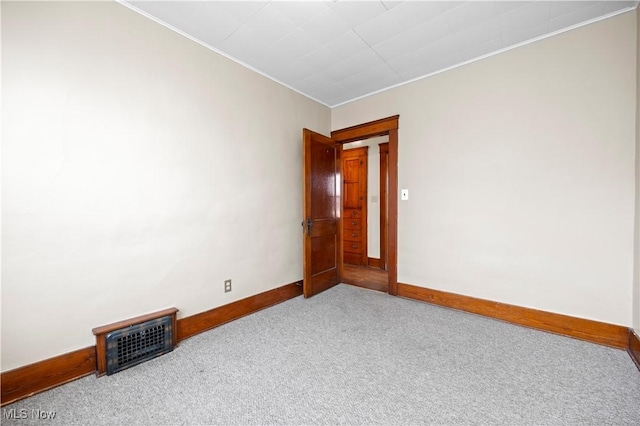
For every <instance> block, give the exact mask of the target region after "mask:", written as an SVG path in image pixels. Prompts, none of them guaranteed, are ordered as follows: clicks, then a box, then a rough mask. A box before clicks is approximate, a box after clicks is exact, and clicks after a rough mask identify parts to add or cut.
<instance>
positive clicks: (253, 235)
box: [2, 2, 330, 371]
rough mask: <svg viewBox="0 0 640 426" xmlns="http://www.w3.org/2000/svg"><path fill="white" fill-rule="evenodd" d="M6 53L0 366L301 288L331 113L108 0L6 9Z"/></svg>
mask: <svg viewBox="0 0 640 426" xmlns="http://www.w3.org/2000/svg"><path fill="white" fill-rule="evenodd" d="M2 53H3V56H2V72H3V80H2V97H3V99H2V100H3V107H4V108H3V116H2V120H3V124H4V125H3V129H2V138H3V151H4V158H3V168H2V173H3V175H2V178H3V185H4V187H3V191H2V207H3V211H2V248H3V252H2V266H3V268H2V370H3V371H6V370H9V369H13V368H15V367H19V366H22V365H26V364H29V363H32V362H36V361H39V360H42V359H46V358H49V357H52V356H56V355H60V354H63V353H66V352H69V351H72V350H75V349H79V348H82V347H86V346H90V345H92V344H94V337H93V335H92V333H91V329H92V328H93V327H96V326H100V325H104V324H107V323H111V322H113V321H117V320H122V319H126V318H130V317H133V316H137V315H141V314H144V313H148V312H152V311H156V310H159V309H162V308H166V307H171V306H175V307H178V308H179V309H180V313H179V317H184V316H189V315H193V314H195V313H198V312H201V311H205V310H208V309H211V308H214V307H216V306H220V305H223V304H227V303H230V302H232V301H234V300H238V299H242V298H245V297H247V296H250V295H254V294H257V293H261V292H263V291H267V290H269V289H272V288H275V287H279V286H282V285H285V284H288V283H291V282H294V281H297V280H299V279H301V277H302V259H301V249H302V240H301V238H302V237H301V232H300V220H301V209H302V194H301V180H302V172H301V169H302V149H301V129H302V128H303V127H308V128H311V129H314V130H316V131H319V132H322V133H325V134H328V133H329V131H330V111H329V109H328V108H326V107H324V106H322V105H320V104H318V103H316V102H314V101H312V100H309V99H308V98H305V97H303V96H301V95H299V94H297V93H295V92H293V91H291V90H289V89H287V88H285V87H283V86H281V85H279V84H276V83H274V82H272V81H270V80H268V79H266V78H264V77H262V76H260V75H258V74H256V73H254V72H252V71H250V70H248V69H246V68H244V67H242V66H240V65H238V64H236V63H234V62H231V61H229V60H227V59H225V58H224V57H222V56H220V55H218V54H216V53H213V52H211V51H209V50H207V49H205V48H204V47H202V46H200V45H198V44H197V43H194V42H193V41H190V40H188V39H186V38H184V37H182V36H180V35H178V34H176V33H174V32H172V31H170V30H168V29H166V28H164V27H162V26H161V25H159V24H157V23H155V22H153V21H151V20H149V19H147V18H145V17H143V16H141V15H139V14H137V13H135V12H133V11H131V10H129V9H127V8H126V7H124V6H122V5H119V4H117V3H113V2H42V3H33V2H19V3H17V2H16V3H11V2H3V3H2ZM227 278H231V279H232V280H233V291H232V292H231V293H228V294H225V293H224V292H223V281H224V280H225V279H227Z"/></svg>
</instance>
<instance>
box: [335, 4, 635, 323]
mask: <svg viewBox="0 0 640 426" xmlns="http://www.w3.org/2000/svg"><path fill="white" fill-rule="evenodd" d="M635 19H636V18H635V12H634V13H627V14H624V15H620V16H617V17H615V18H611V19H608V20H605V21H602V22H599V23H595V24H593V25H589V26H586V27H582V28H579V29H576V30H573V31H570V32H567V33H564V34H561V35H558V36H555V37H552V38H548V39H545V40H542V41H539V42H536V43H533V44H530V45H527V46H524V47H521V48H518V49H514V50H511V51H508V52H506V53H503V54H500V55H496V56H493V57H490V58H487V59H484V60H481V61H478V62H475V63H472V64H469V65H466V66H463V67H459V68H457V69H455V70H451V71H448V72H445V73H442V74H439V75H436V76H433V77H430V78H426V79H423V80H421V81H417V82H414V83H412V84H409V85H406V86H403V87H399V88H396V89H393V90H389V91H386V92H382V93H380V94H377V95H374V96H371V97H368V98H365V99H362V100H359V101H356V102H352V103H349V104H346V105H343V106H341V107H338V108H334V109H333V110H332V121H331V125H332V128H333V129H338V128H342V127H347V126H351V125H354V124H358V123H362V122H366V121H370V120H375V119H379V118H382V117H387V116H391V115H394V114H400V130H399V187H400V188H408V189H409V191H410V199H409V201H400V202H399V230H398V232H399V236H398V240H399V241H398V279H399V281H400V282H404V283H410V284H414V285H418V286H424V287H429V288H434V289H440V290H445V291H449V292H453V293H459V294H464V295H469V296H474V297H480V298H485V299H490V300H496V301H501V302H505V303H511V304H515V305H520V306H527V307H533V308H537V309H542V310H546V311H551V312H557V313H563V314H568V315H574V316H578V317H583V318H589V319H594V320H600V321H605V322H609V323H615V324H621V325H625V326H630V325H631V324H632V304H633V302H632V281H633V256H634V253H633V249H634V247H633V235H634V225H633V222H634V167H635V164H634V146H635V121H636V113H635V105H636V94H635V84H636V73H635V69H636V34H635Z"/></svg>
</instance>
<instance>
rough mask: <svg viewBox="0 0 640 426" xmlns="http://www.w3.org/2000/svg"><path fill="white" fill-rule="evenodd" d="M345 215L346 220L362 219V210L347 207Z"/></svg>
mask: <svg viewBox="0 0 640 426" xmlns="http://www.w3.org/2000/svg"><path fill="white" fill-rule="evenodd" d="M343 217H344V220H347V219H360V218H361V217H362V211H360V210H354V209H345V210H344V216H343Z"/></svg>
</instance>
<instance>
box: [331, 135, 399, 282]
mask: <svg viewBox="0 0 640 426" xmlns="http://www.w3.org/2000/svg"><path fill="white" fill-rule="evenodd" d="M388 141H389V137H388V136H379V137H374V138H370V139H365V140H362V141H355V142H349V143H345V144H343V145H342V147H343V152H342V176H343V178H342V181H343V182H342V189H343V190H342V207H343V212H344V215H343V233H342V238H343V247H344V252H343V260H344V267H343V274H342V282H344V283H347V284H351V285H356V286H359V287H365V288H368V289H371V290H377V291H382V292H384V293H387V292H388V281H389V277H388V272H387V256H386V251H387V242H386V241H387V211H388V209H387V200H388V193H387V182H388V152H389V150H388V146H389V143H388Z"/></svg>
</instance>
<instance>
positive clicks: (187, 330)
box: [178, 281, 302, 341]
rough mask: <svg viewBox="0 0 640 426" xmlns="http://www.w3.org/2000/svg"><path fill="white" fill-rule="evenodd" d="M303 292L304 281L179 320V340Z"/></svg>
mask: <svg viewBox="0 0 640 426" xmlns="http://www.w3.org/2000/svg"><path fill="white" fill-rule="evenodd" d="M301 294H302V281H297V282H295V283H291V284H287V285H284V286H282V287H278V288H275V289H273V290H269V291H265V292H264V293H260V294H256V295H255V296H250V297H247V298H246V299H242V300H238V301H237V302H233V303H230V304H228V305H224V306H220V307H218V308H214V309H211V310H209V311H206V312H202V313H199V314H196V315H192V316H189V317H186V318H182V319H179V320H178V341H180V340H184V339H186V338H189V337H191V336H195V335H196V334H199V333H202V332H203V331H207V330H210V329H212V328H214V327H217V326H219V325H222V324H224V323H227V322H229V321H233V320H236V319H238V318H241V317H244V316H246V315H249V314H252V313H254V312H257V311H259V310H261V309H264V308H268V307H269V306H273V305H276V304H278V303H281V302H284V301H286V300H289V299H292V298H294V297H297V296H300V295H301Z"/></svg>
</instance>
